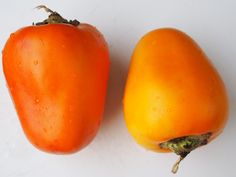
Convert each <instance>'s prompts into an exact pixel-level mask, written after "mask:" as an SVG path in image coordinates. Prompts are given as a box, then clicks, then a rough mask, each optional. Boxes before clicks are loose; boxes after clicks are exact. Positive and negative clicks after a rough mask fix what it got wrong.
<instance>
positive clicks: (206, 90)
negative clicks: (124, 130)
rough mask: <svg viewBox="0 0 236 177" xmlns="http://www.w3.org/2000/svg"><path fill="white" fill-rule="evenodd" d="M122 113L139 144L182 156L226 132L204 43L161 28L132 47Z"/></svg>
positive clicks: (223, 105)
mask: <svg viewBox="0 0 236 177" xmlns="http://www.w3.org/2000/svg"><path fill="white" fill-rule="evenodd" d="M124 114H125V121H126V124H127V127H128V130H129V132H130V133H131V135H132V136H133V137H134V139H135V140H136V141H137V142H138V143H139V144H141V145H142V146H144V147H145V148H147V149H151V150H153V151H157V152H170V151H174V152H175V153H177V154H178V155H180V156H181V157H182V158H184V157H185V156H186V155H187V154H188V153H189V152H191V150H193V149H195V148H197V147H199V146H201V145H204V144H206V143H208V142H210V141H211V140H212V139H213V138H215V137H216V136H217V135H219V133H221V132H222V129H223V128H224V126H225V123H226V121H227V114H228V101H227V95H226V90H225V87H224V84H223V82H222V80H221V78H220V76H219V74H218V72H217V71H216V69H215V68H214V67H213V66H212V64H211V63H210V61H209V59H208V57H207V56H206V55H205V54H204V52H203V51H202V50H201V49H200V47H199V46H198V45H197V44H196V43H195V42H194V41H193V40H192V39H191V38H190V37H189V36H187V35H186V34H184V33H183V32H181V31H179V30H176V29H171V28H163V29H158V30H154V31H151V32H149V33H148V34H146V35H145V36H144V37H142V39H141V40H140V41H139V42H138V44H137V46H136V48H135V50H134V53H133V56H132V61H131V65H130V70H129V74H128V80H127V83H126V88H125V95H124ZM174 171H175V170H174Z"/></svg>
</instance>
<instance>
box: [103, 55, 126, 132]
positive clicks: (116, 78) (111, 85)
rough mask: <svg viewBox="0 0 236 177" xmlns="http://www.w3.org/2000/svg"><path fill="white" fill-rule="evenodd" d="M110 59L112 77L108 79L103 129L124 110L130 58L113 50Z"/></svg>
mask: <svg viewBox="0 0 236 177" xmlns="http://www.w3.org/2000/svg"><path fill="white" fill-rule="evenodd" d="M110 59H111V64H110V74H109V76H110V77H109V81H108V90H107V96H106V104H105V112H104V118H103V122H102V125H101V128H102V129H103V128H104V127H106V126H107V125H108V124H111V122H113V120H114V119H115V118H116V117H117V116H118V115H119V114H120V113H121V111H122V99H123V93H124V87H125V82H126V79H127V72H128V61H129V60H127V58H123V56H121V55H119V54H116V53H115V52H113V53H111V56H110Z"/></svg>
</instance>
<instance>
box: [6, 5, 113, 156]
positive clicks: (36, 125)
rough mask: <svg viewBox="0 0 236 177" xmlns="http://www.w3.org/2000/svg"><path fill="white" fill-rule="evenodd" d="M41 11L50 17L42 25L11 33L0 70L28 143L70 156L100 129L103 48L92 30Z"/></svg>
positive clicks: (105, 71)
mask: <svg viewBox="0 0 236 177" xmlns="http://www.w3.org/2000/svg"><path fill="white" fill-rule="evenodd" d="M43 8H45V7H43ZM45 9H46V8H45ZM46 10H47V11H49V12H50V13H51V15H50V17H49V18H48V19H47V20H46V21H44V22H42V23H38V24H37V25H34V26H28V27H24V28H22V29H20V30H18V31H16V32H15V33H13V34H11V36H10V38H9V39H8V41H7V43H6V45H5V47H4V49H3V69H4V74H5V77H6V81H7V84H8V87H9V91H10V93H11V96H12V99H13V102H14V104H15V107H16V110H17V113H18V115H19V118H20V122H21V125H22V127H23V130H24V132H25V134H26V136H27V137H28V139H29V140H30V141H31V143H32V144H33V145H35V146H36V147H38V148H39V149H41V150H44V151H47V152H52V153H72V152H75V151H78V150H80V149H81V148H83V147H84V146H86V145H87V144H88V143H89V142H90V141H91V140H92V139H93V138H94V136H95V135H96V133H97V130H98V128H99V125H100V122H101V119H102V114H103V110H104V101H105V95H106V88H107V80H108V70H109V53H108V46H107V44H106V42H105V40H104V38H103V36H102V34H101V33H100V32H99V31H98V30H97V29H96V28H95V27H93V26H91V25H89V24H82V23H80V24H79V23H78V22H77V21H66V20H65V19H63V18H62V17H61V16H60V15H59V14H57V13H56V12H52V11H50V10H49V9H46Z"/></svg>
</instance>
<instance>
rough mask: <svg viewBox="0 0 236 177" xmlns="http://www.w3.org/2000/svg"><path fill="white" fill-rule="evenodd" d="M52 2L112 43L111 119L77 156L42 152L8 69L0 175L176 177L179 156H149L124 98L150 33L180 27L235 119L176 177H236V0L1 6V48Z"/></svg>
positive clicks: (1, 103)
mask: <svg viewBox="0 0 236 177" xmlns="http://www.w3.org/2000/svg"><path fill="white" fill-rule="evenodd" d="M40 4H45V5H47V6H48V7H50V8H52V9H53V10H57V11H58V12H60V13H61V14H62V15H63V16H64V17H66V18H69V19H74V18H77V19H78V20H80V21H81V22H88V23H91V24H93V25H95V26H96V27H97V28H98V29H99V30H100V31H101V32H102V33H103V34H104V36H105V38H106V40H107V41H108V43H109V47H110V55H111V71H110V80H109V88H108V95H107V102H106V110H105V116H104V120H103V122H102V125H101V128H100V130H99V133H98V135H97V136H96V138H95V139H94V141H93V142H92V143H91V144H90V145H89V146H88V147H87V148H85V149H84V150H82V151H81V152H78V153H76V154H73V155H67V156H58V155H51V154H46V153H43V152H40V151H38V150H37V149H35V148H34V147H32V145H31V144H29V142H28V141H27V140H26V138H25V136H24V134H23V132H22V129H21V127H20V124H19V121H18V118H17V115H16V112H15V109H14V107H13V104H12V101H11V98H10V96H9V94H8V91H7V88H6V84H5V80H4V77H3V73H2V64H0V68H1V69H0V177H53V176H56V177H77V176H80V177H110V176H112V177H131V176H134V177H144V176H148V177H158V176H160V177H168V176H173V175H172V174H171V173H170V169H171V167H172V164H173V163H174V162H175V160H176V159H177V156H175V155H174V154H157V153H154V152H151V151H147V150H145V149H143V148H141V147H139V146H138V145H136V143H135V142H134V141H133V139H132V138H131V137H130V135H129V134H128V132H127V129H126V127H125V124H124V120H123V112H122V95H123V88H124V83H125V79H126V76H127V69H128V64H129V61H130V55H131V53H132V50H133V48H134V46H135V44H136V43H137V41H138V40H139V39H140V37H141V36H142V35H144V34H145V33H146V32H148V31H150V30H152V29H154V28H158V27H167V26H168V27H176V28H179V29H181V30H183V31H185V32H186V33H188V34H189V35H191V36H192V37H193V38H194V39H195V40H196V41H197V42H198V44H199V45H200V46H201V47H202V48H203V49H204V51H205V52H206V53H207V55H208V56H209V57H210V58H211V61H212V62H213V63H214V65H215V66H216V68H217V69H218V71H219V72H220V74H221V76H222V77H223V79H224V81H225V83H226V86H227V88H228V91H229V98H230V108H231V109H230V119H229V122H228V124H227V126H226V128H225V131H224V132H223V134H222V135H221V136H220V137H218V138H217V139H216V140H215V141H214V142H212V143H211V144H209V145H207V146H206V147H203V148H200V149H198V150H195V151H194V152H192V153H191V155H189V156H188V157H187V158H186V159H185V160H184V161H183V163H182V164H181V168H180V170H179V172H178V174H177V175H176V176H181V177H199V176H201V177H209V176H214V177H222V176H227V177H234V176H235V159H236V151H235V147H236V138H235V135H236V128H235V125H236V118H235V115H236V107H235V105H236V74H235V72H236V49H235V45H236V35H235V29H236V20H235V18H236V11H235V9H236V1H234V0H224V1H220V0H198V1H194V0H178V1H176V0H172V1H170V0H163V1H161V0H145V1H144V0H143V1H138V0H119V1H112V0H100V1H99V0H61V1H57V0H51V1H49V0H48V1H46V0H44V1H36V0H22V1H19V0H7V1H3V0H1V1H0V18H1V25H0V26H1V27H0V48H1V49H2V48H3V45H4V43H5V41H6V40H7V38H8V36H9V35H10V33H11V32H14V31H15V30H17V29H18V28H20V27H23V26H25V25H30V24H31V23H32V22H37V21H40V20H42V19H44V18H45V17H46V14H45V13H44V12H43V11H37V10H34V9H33V8H34V7H35V6H37V5H40Z"/></svg>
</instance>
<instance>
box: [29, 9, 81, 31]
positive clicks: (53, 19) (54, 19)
mask: <svg viewBox="0 0 236 177" xmlns="http://www.w3.org/2000/svg"><path fill="white" fill-rule="evenodd" d="M36 8H37V9H44V10H45V11H46V12H48V13H50V14H49V16H48V18H47V19H45V20H44V21H42V22H38V23H35V24H34V23H33V25H36V26H38V25H46V24H58V23H64V24H70V25H73V26H78V25H79V24H80V22H79V21H78V20H69V21H68V20H67V19H65V18H63V17H62V16H61V15H60V14H59V13H57V12H55V11H52V10H51V9H49V8H47V7H46V6H44V5H40V6H37V7H36Z"/></svg>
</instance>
